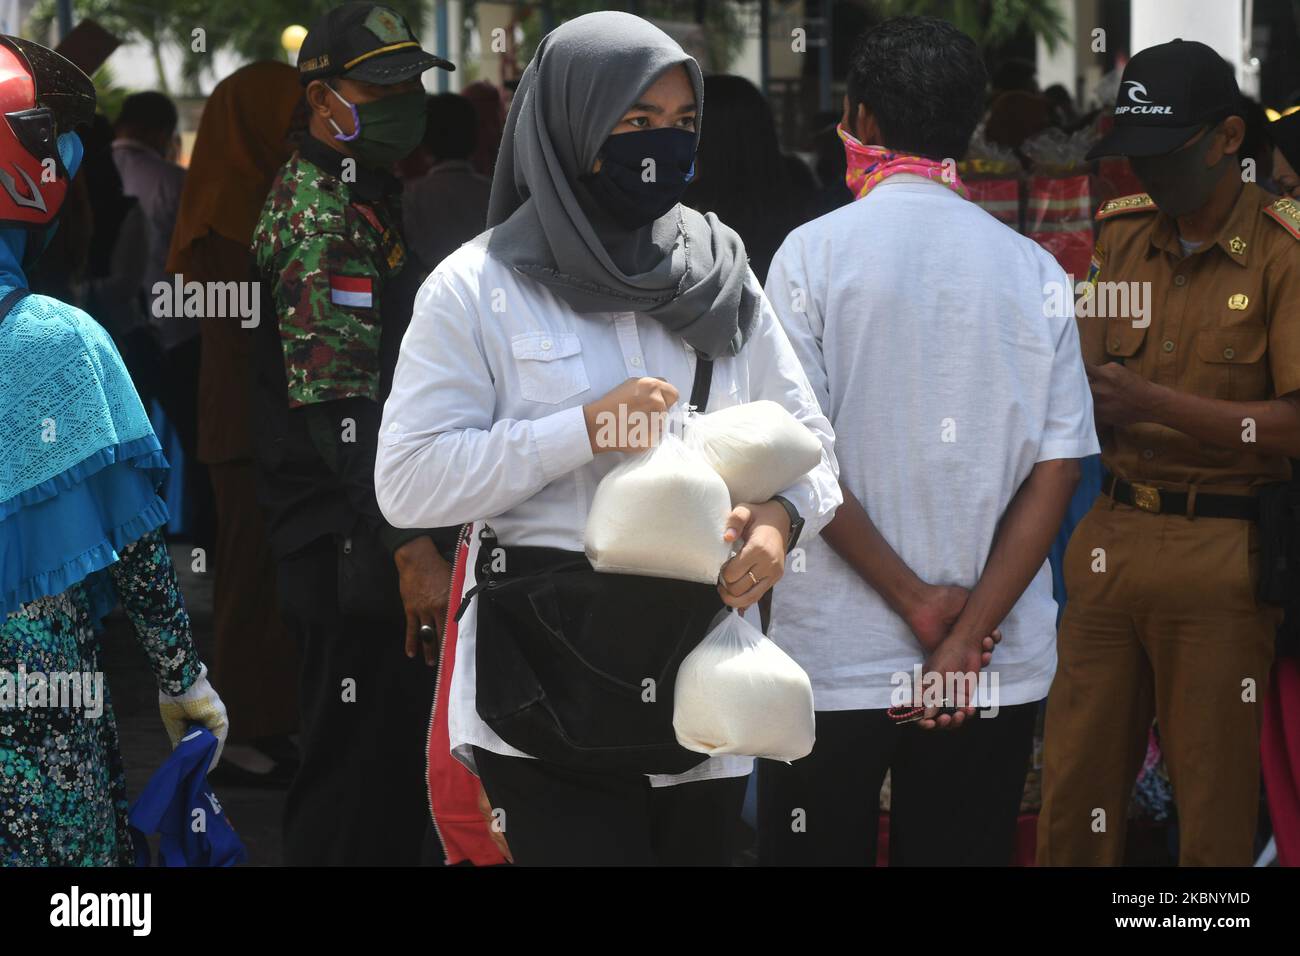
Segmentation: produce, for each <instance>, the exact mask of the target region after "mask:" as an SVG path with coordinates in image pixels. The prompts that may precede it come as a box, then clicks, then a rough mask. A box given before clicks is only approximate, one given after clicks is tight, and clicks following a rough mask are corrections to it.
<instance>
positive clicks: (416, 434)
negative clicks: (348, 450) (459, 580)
mask: <svg viewBox="0 0 1300 956" xmlns="http://www.w3.org/2000/svg"><path fill="white" fill-rule="evenodd" d="M702 106H703V97H702V81H701V74H700V69H699V66H698V64H696V62H695V61H694V60H693V59H691V57H689V56H687V55H686V53H684V52H683V51H682V49H681V48H680V47H679V46H678V45H677V44H676V43H675V42H674V41H673V40H672V39H670V38H669V37H668V36H667V35H666V34H664V33H663V32H662V31H660V30H659V29H658V28H656V27H654V26H653V25H651V24H650V23H648V22H646V21H645V20H642V19H640V18H638V17H635V16H632V15H629V14H623V13H594V14H589V15H587V16H583V17H579V18H577V19H575V20H571V21H569V22H567V23H565V24H564V25H562V26H561V27H559V28H557V29H556V30H554V31H553V32H552V33H550V34H549V35H548V36H547V37H546V38H545V39H544V40H543V41H542V43H541V44H540V45H539V47H538V50H537V55H536V56H535V57H534V59H533V61H532V63H531V64H530V65H529V66H528V69H527V70H526V71H525V73H524V75H523V78H522V80H521V82H520V85H519V90H518V92H517V93H516V95H515V98H514V102H513V104H512V106H511V110H510V116H509V118H508V120H507V123H506V130H505V134H504V138H503V140H502V144H501V152H500V156H499V158H498V161H497V168H496V176H495V179H494V181H493V188H492V198H491V204H490V207H489V212H488V223H487V225H488V226H489V228H488V230H487V231H486V232H485V233H483V234H482V235H480V236H479V237H478V238H477V239H475V240H474V241H473V242H470V243H467V244H466V245H464V246H462V247H461V248H460V249H459V250H457V251H456V252H454V253H453V254H452V255H450V256H449V257H447V258H446V259H445V260H443V262H442V263H441V264H440V265H439V266H438V268H437V269H436V270H435V271H434V272H433V273H432V274H431V275H430V276H429V278H428V279H427V280H426V282H425V283H424V285H423V287H422V288H421V290H420V293H419V295H418V296H417V298H416V304H415V310H414V314H413V317H412V321H411V326H410V329H409V331H408V332H407V334H406V338H405V340H404V342H403V344H402V351H401V357H400V359H399V362H398V365H397V371H396V376H395V381H394V384H393V390H392V394H391V396H390V397H389V399H388V402H387V404H386V405H385V408H384V420H383V426H382V437H381V440H380V448H379V454H378V457H377V461H376V469H375V470H376V475H375V478H376V481H375V485H376V491H377V494H378V498H379V503H380V506H381V508H382V509H383V511H384V514H385V516H386V517H387V519H388V520H389V521H390V522H391V523H393V524H394V525H395V526H398V527H437V526H447V525H452V524H460V523H469V522H473V529H472V532H471V533H468V541H469V557H468V560H467V561H466V562H465V568H464V570H465V583H464V586H463V588H462V590H461V591H460V593H458V594H456V595H453V596H452V597H451V600H450V607H451V608H453V609H455V608H457V607H459V608H460V609H461V613H462V614H463V617H461V619H460V624H459V629H458V639H457V642H456V650H455V657H454V667H452V674H451V679H450V682H448V681H447V679H446V673H445V669H446V667H451V666H452V664H453V662H452V661H446V660H444V673H443V674H441V675H440V677H439V681H440V690H439V693H448V692H449V693H450V694H451V697H450V699H449V719H448V724H449V731H450V740H451V748H452V753H453V754H454V755H456V757H457V758H458V759H460V760H461V761H462V762H463V763H464V764H465V765H466V766H468V767H469V768H470V769H471V770H473V771H475V772H476V773H477V774H478V775H479V778H480V781H481V783H482V785H483V787H484V790H485V792H486V794H487V797H488V800H489V802H490V804H491V806H492V807H493V821H494V826H497V827H498V828H502V827H503V828H504V836H505V838H506V841H507V842H508V843H509V846H510V850H511V852H512V854H513V858H514V860H515V861H516V862H519V863H524V864H541V865H545V864H564V863H581V864H645V865H650V864H690V863H698V864H725V863H727V862H728V859H729V854H730V852H731V847H730V845H729V837H730V836H731V834H732V833H733V832H734V830H735V821H736V819H737V818H738V816H739V812H740V803H741V800H742V796H743V791H744V778H745V777H746V776H747V775H748V774H749V772H750V770H751V768H752V764H753V760H752V758H750V757H744V756H714V757H709V758H705V757H704V756H703V755H701V754H696V753H691V752H689V751H686V750H685V749H684V748H681V747H680V746H678V745H677V743H676V740H675V738H674V737H673V733H672V727H671V723H672V720H671V715H672V703H671V697H672V684H673V680H672V678H673V676H674V675H675V673H676V671H675V668H676V665H677V664H679V663H680V659H681V657H682V656H684V653H685V652H687V651H689V650H690V649H691V648H692V647H694V646H695V644H697V643H698V642H699V640H700V639H702V638H703V636H704V634H705V633H706V632H707V629H708V625H709V623H710V621H711V620H712V619H713V618H714V616H715V614H716V613H717V612H718V611H721V610H723V608H724V605H725V606H728V607H731V608H738V609H743V608H746V607H749V606H750V605H752V604H754V603H755V602H756V601H757V600H758V599H759V598H760V597H761V596H762V595H763V594H765V593H766V592H767V591H768V590H769V589H770V588H771V587H772V585H773V584H775V583H776V581H777V580H778V579H779V578H780V577H781V575H782V573H783V571H784V567H785V555H786V552H787V549H788V547H792V546H793V544H794V541H795V539H797V537H798V534H799V532H800V530H801V529H802V532H803V533H804V534H816V533H817V532H818V531H819V530H820V529H821V527H822V526H823V525H824V524H825V523H826V522H827V521H829V520H830V518H831V516H832V514H833V513H834V510H835V508H836V506H837V505H838V504H839V503H840V495H839V488H838V484H837V478H836V471H837V469H836V465H835V459H834V456H833V452H832V443H833V436H832V434H831V429H830V426H829V424H828V423H827V420H826V418H825V417H824V416H823V415H822V412H821V409H820V407H819V406H818V402H817V399H816V397H815V395H814V393H813V391H812V388H811V386H810V385H809V383H808V380H807V378H806V377H805V375H804V372H803V370H802V368H801V367H800V364H799V361H798V359H797V358H796V356H795V354H794V352H793V350H792V349H791V347H790V344H789V342H788V341H787V340H786V337H785V334H784V332H783V331H782V330H781V326H780V324H779V322H778V321H777V319H776V317H775V315H774V314H773V312H772V309H771V307H770V306H769V304H768V303H767V300H766V299H765V298H764V296H763V293H762V290H761V288H760V286H759V284H758V282H757V280H756V279H755V278H754V276H753V274H752V273H751V272H750V270H749V268H748V264H747V262H746V257H745V250H744V247H743V245H742V243H741V241H740V239H739V237H738V236H737V235H736V233H735V232H734V231H733V230H731V229H729V228H728V227H727V226H725V225H724V224H723V223H721V222H719V221H718V219H717V218H716V217H715V216H713V215H708V216H702V215H700V214H699V213H697V212H695V211H694V210H691V209H689V208H686V207H684V206H682V205H680V203H679V202H678V200H679V199H680V197H681V194H682V192H683V191H684V190H685V188H686V185H687V183H688V182H689V181H690V178H691V174H692V167H693V162H694V154H695V149H696V145H697V143H698V138H699V126H700V120H701V117H702V114H703V110H702ZM430 228H434V226H433V225H432V224H431V225H430ZM688 395H689V396H692V397H693V398H694V399H695V402H694V403H695V404H702V405H703V404H706V405H707V408H708V410H709V411H715V410H717V409H719V408H723V407H726V406H730V405H735V404H739V403H742V402H749V401H757V400H760V399H767V400H771V401H775V402H777V403H779V404H781V405H782V406H784V407H785V408H786V409H788V410H789V411H790V412H791V413H792V414H793V415H794V416H795V417H796V418H797V419H798V420H800V421H801V422H803V423H804V424H805V425H806V426H807V427H808V428H809V429H810V430H811V431H812V432H813V433H814V434H815V435H816V436H817V437H818V439H819V440H820V441H821V443H822V447H823V454H822V460H821V463H820V464H819V465H818V467H817V468H815V469H813V470H812V471H811V472H809V473H808V474H807V475H806V476H805V477H804V478H802V479H800V480H799V481H798V482H796V483H795V484H794V485H792V486H791V487H790V488H788V489H785V490H784V491H782V492H781V493H780V495H778V496H777V497H775V498H773V499H772V500H770V501H765V502H749V503H745V504H741V505H738V506H737V507H736V508H735V509H734V510H733V512H732V514H731V516H730V519H729V520H728V523H727V525H726V527H724V528H719V529H718V533H719V535H720V536H722V538H723V540H725V541H728V542H732V541H736V542H742V544H741V546H740V548H739V552H738V553H737V554H736V555H735V556H734V557H733V558H732V559H731V560H730V561H729V562H728V563H727V564H726V565H725V566H724V568H723V571H722V574H721V576H720V579H719V581H718V583H717V586H716V587H714V586H711V585H702V584H693V583H689V582H684V581H671V580H667V579H662V578H646V577H639V576H633V575H615V574H598V573H596V572H593V571H592V570H591V568H590V565H589V564H587V562H586V560H585V557H584V555H583V553H582V552H583V533H584V530H585V527H586V523H587V517H588V512H589V510H590V507H591V501H592V496H593V494H594V492H595V489H596V485H597V484H598V483H599V482H600V480H601V478H602V477H604V476H605V475H606V474H607V473H608V472H609V471H610V469H611V468H613V467H614V466H615V465H616V464H618V463H619V462H620V461H622V460H625V459H626V458H627V457H628V456H629V455H631V454H638V453H641V452H643V451H644V447H642V446H638V445H637V444H635V443H634V442H633V441H631V440H628V439H635V438H636V437H637V434H636V429H626V430H625V431H626V433H627V434H626V435H625V436H624V435H620V436H617V438H616V440H614V441H613V442H606V441H605V439H606V438H608V437H609V436H608V434H607V433H608V430H601V429H598V427H597V423H598V422H602V421H606V418H605V416H607V415H610V414H613V415H614V416H616V418H615V419H614V420H617V421H635V420H636V417H637V416H641V415H653V414H656V413H663V412H665V411H666V410H667V409H669V408H670V407H672V406H674V405H675V404H678V401H679V398H680V399H681V402H682V404H685V403H686V399H687V396H688ZM618 416H621V417H618ZM672 520H673V516H672V515H671V514H668V515H665V516H664V521H665V522H668V523H670V522H671V521H672ZM512 596H513V597H512ZM512 602H513V603H512ZM645 675H654V677H655V678H656V679H657V684H655V685H654V686H656V687H657V694H656V693H653V692H652V693H649V694H646V693H645V690H644V688H645V687H646V686H647V685H646V683H645V681H644V680H643V678H644V676H645ZM448 683H449V684H450V686H448Z"/></svg>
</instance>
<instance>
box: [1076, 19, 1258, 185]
mask: <svg viewBox="0 0 1300 956" xmlns="http://www.w3.org/2000/svg"><path fill="white" fill-rule="evenodd" d="M1240 99H1241V94H1240V92H1239V91H1238V89H1237V77H1236V75H1235V74H1234V73H1233V71H1232V67H1231V66H1230V65H1229V64H1228V61H1227V60H1225V59H1224V58H1223V57H1221V56H1219V54H1217V53H1215V52H1214V50H1213V49H1212V48H1211V47H1208V46H1206V45H1205V44H1204V43H1198V42H1197V41H1195V40H1173V41H1171V42H1169V43H1161V44H1160V45H1159V46H1152V47H1147V48H1146V49H1145V50H1143V51H1142V52H1141V53H1139V54H1137V56H1135V57H1133V59H1131V60H1129V61H1128V66H1126V67H1124V78H1123V80H1121V81H1120V85H1119V93H1118V94H1117V95H1116V97H1115V126H1114V128H1113V129H1111V131H1110V132H1109V133H1107V134H1106V135H1105V136H1103V137H1102V138H1101V141H1100V142H1098V143H1097V145H1096V146H1094V147H1093V148H1092V149H1090V150H1088V159H1096V158H1097V157H1099V156H1160V155H1162V154H1164V153H1169V152H1172V151H1173V150H1175V149H1177V148H1178V147H1180V146H1182V145H1183V144H1184V143H1186V142H1187V141H1188V140H1189V139H1191V138H1192V136H1193V135H1194V134H1195V133H1197V132H1198V131H1199V130H1200V129H1201V127H1203V126H1204V125H1205V124H1206V123H1211V122H1217V121H1218V120H1220V119H1223V118H1224V117H1225V116H1228V115H1231V114H1232V113H1233V111H1234V110H1236V109H1237V108H1238V103H1239V102H1240Z"/></svg>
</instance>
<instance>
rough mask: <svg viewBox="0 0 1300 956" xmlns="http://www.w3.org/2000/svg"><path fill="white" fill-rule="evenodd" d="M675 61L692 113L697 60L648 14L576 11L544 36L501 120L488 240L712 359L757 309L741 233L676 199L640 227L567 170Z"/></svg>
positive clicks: (584, 158) (564, 291)
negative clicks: (689, 90)
mask: <svg viewBox="0 0 1300 956" xmlns="http://www.w3.org/2000/svg"><path fill="white" fill-rule="evenodd" d="M678 64H680V65H683V66H685V67H686V71H687V73H688V74H689V75H690V78H691V84H692V85H693V86H694V88H695V102H696V103H697V104H699V105H700V106H701V109H700V114H699V115H700V118H701V119H702V116H703V109H702V106H703V102H704V84H703V80H702V77H701V75H700V67H699V64H698V63H696V62H695V60H694V59H692V58H691V57H690V56H688V55H687V54H686V53H685V52H684V51H683V50H682V48H681V47H680V46H678V45H677V43H676V42H674V41H673V40H672V38H671V37H669V36H668V35H667V34H666V33H664V32H663V31H662V30H660V29H659V28H658V27H656V26H654V25H653V24H651V23H649V22H647V21H645V20H642V19H641V18H640V17H636V16H633V15H631V14H628V13H617V12H604V13H589V14H587V15H586V16H581V17H578V18H576V19H574V20H570V21H568V22H567V23H564V24H563V25H561V26H559V27H557V28H556V29H555V30H553V31H551V32H550V33H549V34H547V36H546V37H545V38H544V39H543V40H542V42H541V43H540V44H539V45H538V47H537V54H536V55H535V56H534V57H533V61H532V62H531V63H530V64H529V65H528V68H527V69H526V70H525V71H524V75H523V77H522V78H521V79H520V81H519V89H518V90H517V92H516V93H515V98H514V102H513V103H512V105H511V107H510V116H509V117H508V118H507V120H506V128H505V133H504V136H503V138H502V140H501V153H500V155H499V156H498V158H497V166H496V173H495V175H494V176H493V180H492V197H491V200H490V202H489V204H488V220H487V224H488V227H489V229H490V232H489V233H488V234H487V244H488V245H487V248H488V253H489V254H490V255H492V256H494V257H495V258H497V259H498V260H500V261H502V262H504V263H506V264H507V265H509V266H511V267H513V268H514V269H515V270H516V271H517V272H519V273H521V274H523V275H526V276H528V277H529V278H531V279H534V280H535V281H537V282H540V283H542V284H544V285H545V286H547V287H548V288H549V289H550V290H551V291H552V292H554V293H555V294H556V295H557V296H559V297H560V298H561V299H563V300H564V301H565V302H566V303H567V304H568V305H569V306H570V308H572V309H573V310H574V311H575V312H579V313H587V312H622V311H634V312H644V313H645V314H646V315H649V316H650V317H651V318H654V319H656V320H657V321H659V322H661V323H662V324H663V325H664V326H665V327H667V328H668V329H669V330H670V331H672V332H675V333H676V334H677V335H680V336H681V337H682V338H683V339H685V340H686V342H687V343H688V344H689V345H690V346H691V347H692V348H694V349H695V350H696V351H699V352H702V353H703V354H704V355H706V356H707V357H709V358H718V357H720V356H724V355H734V354H736V353H737V352H739V351H740V349H741V348H742V346H743V345H744V344H745V341H746V339H747V338H748V337H749V334H750V331H751V330H752V329H753V327H754V324H755V322H756V320H757V318H758V313H759V308H760V300H759V297H758V295H757V294H756V292H755V291H753V290H752V289H751V288H750V287H749V285H748V283H747V281H746V279H747V276H748V272H749V264H748V260H747V258H746V256H745V247H744V244H743V243H742V242H741V240H740V236H738V235H737V234H736V232H735V231H734V230H732V229H731V228H729V227H728V226H726V225H724V224H723V223H722V222H721V221H720V220H719V219H718V217H717V216H715V215H714V214H713V213H709V214H708V215H701V214H700V213H698V212H696V211H695V210H694V209H690V208H687V207H685V206H682V205H681V204H680V203H679V204H678V205H676V206H674V207H673V208H672V209H670V210H669V211H668V212H667V213H665V214H664V215H663V216H661V217H660V218H659V219H657V220H655V221H654V222H652V223H650V224H649V225H647V226H644V227H642V228H640V229H636V230H627V229H624V228H623V227H622V226H619V225H618V224H617V223H615V222H614V220H613V219H612V218H611V217H610V216H608V215H607V214H606V213H605V212H604V211H603V210H602V209H601V208H600V206H599V205H598V204H597V202H596V200H595V199H594V198H592V196H591V194H590V193H589V192H588V190H587V188H586V186H585V185H584V184H583V183H582V182H581V181H580V179H579V177H580V176H581V175H583V174H584V173H586V172H587V171H589V170H590V169H591V168H592V166H593V165H594V164H595V161H596V156H597V154H598V153H599V151H600V148H601V146H602V145H603V144H604V142H605V140H606V139H607V138H608V137H609V134H610V131H611V130H612V129H613V128H614V126H615V124H617V123H618V121H619V120H620V119H622V118H623V114H625V113H626V112H627V110H628V108H629V107H631V105H632V104H633V103H635V102H636V101H637V98H638V97H639V96H640V95H641V94H642V93H644V92H645V90H646V89H648V88H649V87H650V86H651V85H652V84H653V83H654V81H655V80H656V79H658V77H659V75H660V74H661V73H663V72H664V71H665V70H667V69H668V68H669V67H672V66H676V65H678ZM699 126H700V123H699V121H698V120H697V123H696V134H695V136H696V145H697V146H698V144H699ZM629 135H634V134H629Z"/></svg>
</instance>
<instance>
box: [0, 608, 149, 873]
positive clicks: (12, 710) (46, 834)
mask: <svg viewBox="0 0 1300 956" xmlns="http://www.w3.org/2000/svg"><path fill="white" fill-rule="evenodd" d="M73 675H76V677H75V679H74V677H73ZM74 684H75V685H76V686H75V687H74V686H73V685H74ZM127 809H128V805H127V796H126V778H125V775H124V773H123V769H122V757H121V752H120V750H119V748H118V738H117V726H116V724H115V722H114V720H113V711H112V708H111V707H110V705H109V701H108V691H107V686H106V684H105V683H104V680H103V676H102V670H101V668H100V664H99V642H98V639H97V638H96V636H95V632H94V628H93V626H92V623H91V619H90V604H89V600H88V598H87V594H86V591H85V589H84V588H83V586H82V585H80V584H77V585H74V586H73V587H71V588H69V589H68V590H66V591H64V592H63V593H61V594H56V595H53V596H51V597H45V598H40V599H39V600H36V601H32V602H30V603H28V604H25V605H23V606H22V607H21V608H20V609H19V610H17V611H15V612H14V613H13V614H11V615H9V616H8V617H7V618H5V619H4V620H3V623H2V624H0V864H3V865H5V866H117V865H127V866H129V865H130V864H131V863H132V862H133V856H132V848H131V838H130V834H129V831H128V830H127V822H126V817H127Z"/></svg>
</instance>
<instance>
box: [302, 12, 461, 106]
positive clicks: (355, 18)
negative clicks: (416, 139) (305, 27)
mask: <svg viewBox="0 0 1300 956" xmlns="http://www.w3.org/2000/svg"><path fill="white" fill-rule="evenodd" d="M435 66H440V67H442V68H443V69H444V70H454V69H456V67H455V66H454V65H452V64H451V63H449V62H448V61H447V60H444V59H442V57H438V56H434V55H433V54H432V53H429V52H427V51H425V50H423V49H421V48H420V41H419V40H417V39H416V38H415V34H414V33H412V32H411V28H410V27H409V26H407V24H406V20H404V19H403V18H402V15H401V14H400V13H398V12H397V11H395V10H390V9H389V8H388V7H383V6H380V5H379V4H377V3H344V4H340V5H339V6H337V7H335V8H334V9H332V10H330V11H329V12H328V13H326V14H325V15H324V16H322V17H321V18H320V19H319V20H317V21H316V22H315V23H314V24H313V25H312V28H311V30H309V31H308V33H307V36H306V37H305V38H304V39H303V41H302V48H301V49H300V50H299V51H298V78H299V79H300V80H301V81H302V84H303V85H304V86H306V85H307V84H308V83H310V82H311V81H312V80H322V79H325V78H327V77H331V76H343V77H347V78H348V79H349V80H361V81H362V82H364V83H378V84H380V85H382V86H391V85H392V84H394V83H402V82H405V81H406V80H410V79H413V78H415V77H417V76H419V75H420V74H421V73H423V72H424V71H425V70H428V69H432V68H433V67H435Z"/></svg>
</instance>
